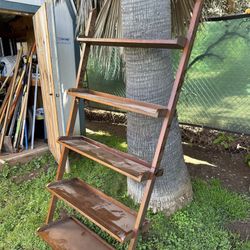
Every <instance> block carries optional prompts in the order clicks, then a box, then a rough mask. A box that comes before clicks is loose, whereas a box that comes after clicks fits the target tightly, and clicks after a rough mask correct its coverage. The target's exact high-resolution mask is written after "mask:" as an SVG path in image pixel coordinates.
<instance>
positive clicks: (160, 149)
mask: <svg viewBox="0 0 250 250" xmlns="http://www.w3.org/2000/svg"><path fill="white" fill-rule="evenodd" d="M203 3H204V2H203V0H196V3H195V6H194V10H193V15H192V19H191V22H190V25H189V30H188V35H187V39H188V40H187V43H186V45H185V48H184V50H183V54H182V57H181V60H180V64H179V67H178V71H177V74H176V78H175V82H174V84H173V88H172V92H171V96H170V99H169V103H168V110H169V113H168V114H167V116H166V117H165V118H164V120H163V124H162V128H161V132H160V136H159V140H158V143H157V147H156V151H155V155H154V158H153V162H152V175H151V178H150V179H149V180H148V181H147V183H146V186H145V191H144V194H143V197H142V201H141V206H140V209H139V211H138V215H137V218H136V222H135V227H134V237H133V238H132V240H131V241H130V244H129V247H128V249H129V250H134V249H136V245H137V241H138V236H139V232H140V228H141V225H142V223H143V221H144V220H145V216H146V212H147V208H148V206H149V202H150V198H151V194H152V191H153V188H154V183H155V180H156V175H155V173H157V171H158V169H159V167H160V163H161V160H162V157H163V153H164V149H165V145H166V142H167V137H168V134H169V132H170V126H171V123H172V120H173V117H174V114H175V111H176V105H177V101H178V98H179V94H180V91H181V87H182V84H183V81H184V77H185V73H186V69H187V65H188V62H189V58H190V55H191V51H192V48H193V44H194V39H195V35H196V32H197V29H198V25H199V21H200V18H201V13H202V7H203Z"/></svg>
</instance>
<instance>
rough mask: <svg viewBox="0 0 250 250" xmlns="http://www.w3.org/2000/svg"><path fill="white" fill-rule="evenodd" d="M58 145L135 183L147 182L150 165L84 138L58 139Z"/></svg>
mask: <svg viewBox="0 0 250 250" xmlns="http://www.w3.org/2000/svg"><path fill="white" fill-rule="evenodd" d="M58 142H59V143H61V144H62V145H64V146H65V147H67V148H68V149H70V150H72V151H74V152H76V153H79V154H81V155H83V156H85V157H87V158H89V159H91V160H94V161H96V162H98V163H100V164H102V165H104V166H106V167H109V168H111V169H113V170H115V171H117V172H119V173H121V174H123V175H126V176H128V177H130V178H132V179H134V180H135V181H138V182H141V181H144V180H147V179H148V177H149V175H150V167H151V166H150V164H148V163H147V162H145V161H142V160H140V159H138V158H136V157H135V156H132V155H130V154H126V153H123V152H121V151H118V150H115V149H113V148H110V147H107V146H106V145H104V144H101V143H99V142H96V141H94V140H91V139H89V138H87V137H84V136H72V137H66V136H64V137H60V138H59V140H58Z"/></svg>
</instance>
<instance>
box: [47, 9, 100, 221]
mask: <svg viewBox="0 0 250 250" xmlns="http://www.w3.org/2000/svg"><path fill="white" fill-rule="evenodd" d="M95 21H96V9H94V10H92V11H91V12H90V16H89V20H88V23H87V26H86V30H85V35H86V36H87V37H93V36H94V31H95ZM89 52H90V45H86V44H84V45H83V49H82V53H81V59H80V63H79V67H78V72H77V77H76V88H79V87H80V84H81V82H82V80H83V79H84V75H85V72H86V68H87V63H88V56H89ZM78 106H79V100H78V99H77V98H76V97H73V100H72V105H71V109H70V114H69V119H68V124H67V129H66V136H70V135H72V133H73V130H74V126H75V121H76V116H77V111H78ZM68 154H69V149H67V148H66V147H65V146H62V148H61V157H60V160H59V164H58V169H57V174H56V180H57V181H58V180H61V179H62V177H63V175H64V172H65V166H66V163H67V159H68ZM56 203H57V198H56V197H55V195H52V197H51V200H50V204H49V211H48V215H47V219H46V224H48V223H50V222H52V221H53V217H54V213H55V209H56Z"/></svg>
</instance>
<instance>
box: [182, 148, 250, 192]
mask: <svg viewBox="0 0 250 250" xmlns="http://www.w3.org/2000/svg"><path fill="white" fill-rule="evenodd" d="M183 150H184V154H185V156H186V157H185V159H186V162H187V165H188V170H189V173H190V175H191V177H192V178H195V177H198V178H201V179H203V180H211V179H215V178H217V179H220V180H221V183H222V185H223V186H224V187H226V188H227V189H229V190H231V191H233V192H238V193H244V194H246V195H250V193H249V192H250V190H249V185H250V168H249V167H248V166H247V165H246V163H245V161H244V154H243V153H237V154H236V153H235V154H233V153H230V152H221V151H216V150H212V149H211V148H209V149H207V148H204V147H200V146H196V145H192V146H191V145H188V144H184V145H183Z"/></svg>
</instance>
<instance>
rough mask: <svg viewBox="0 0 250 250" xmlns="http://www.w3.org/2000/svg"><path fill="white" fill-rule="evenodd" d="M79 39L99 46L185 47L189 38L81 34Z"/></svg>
mask: <svg viewBox="0 0 250 250" xmlns="http://www.w3.org/2000/svg"><path fill="white" fill-rule="evenodd" d="M77 41H78V42H82V43H87V44H90V45H98V46H112V47H133V48H162V49H183V48H184V46H185V44H186V42H187V39H186V38H184V37H178V38H177V39H172V40H145V39H141V40H140V39H125V38H120V39H119V38H89V37H81V36H80V37H78V38H77Z"/></svg>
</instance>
